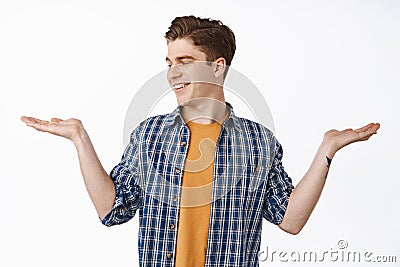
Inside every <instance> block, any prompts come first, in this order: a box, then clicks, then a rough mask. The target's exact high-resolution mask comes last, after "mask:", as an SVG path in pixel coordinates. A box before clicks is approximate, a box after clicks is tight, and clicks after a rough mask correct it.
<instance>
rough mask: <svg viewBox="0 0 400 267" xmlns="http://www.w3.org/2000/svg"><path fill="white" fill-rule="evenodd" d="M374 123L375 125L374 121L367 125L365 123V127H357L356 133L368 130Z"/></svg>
mask: <svg viewBox="0 0 400 267" xmlns="http://www.w3.org/2000/svg"><path fill="white" fill-rule="evenodd" d="M373 125H374V123H369V124H367V125H365V126H363V127H361V128H358V129H355V130H354V131H355V132H356V133H359V132H363V131H366V130H368V129H369V128H370V127H371V126H373Z"/></svg>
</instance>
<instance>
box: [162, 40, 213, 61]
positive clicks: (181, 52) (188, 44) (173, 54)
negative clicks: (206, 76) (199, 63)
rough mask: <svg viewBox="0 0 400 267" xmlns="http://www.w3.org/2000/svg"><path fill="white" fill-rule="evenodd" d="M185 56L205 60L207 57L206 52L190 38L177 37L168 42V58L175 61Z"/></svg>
mask: <svg viewBox="0 0 400 267" xmlns="http://www.w3.org/2000/svg"><path fill="white" fill-rule="evenodd" d="M184 56H191V57H193V58H194V59H197V60H204V61H205V60H206V59H207V56H206V54H205V53H204V52H202V51H200V49H199V48H198V47H196V46H195V45H194V44H193V42H192V41H191V40H189V39H176V40H175V41H169V42H168V55H167V59H169V60H171V61H174V60H176V59H177V58H181V57H184Z"/></svg>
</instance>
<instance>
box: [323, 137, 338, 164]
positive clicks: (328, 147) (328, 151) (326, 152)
mask: <svg viewBox="0 0 400 267" xmlns="http://www.w3.org/2000/svg"><path fill="white" fill-rule="evenodd" d="M319 150H320V152H321V153H322V154H323V156H324V157H328V158H329V159H333V157H334V156H335V154H336V152H337V151H338V149H337V148H336V146H335V145H334V144H332V142H329V141H326V140H324V141H322V143H321V145H320V147H319Z"/></svg>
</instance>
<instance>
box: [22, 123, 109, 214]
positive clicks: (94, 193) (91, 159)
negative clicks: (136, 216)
mask: <svg viewBox="0 0 400 267" xmlns="http://www.w3.org/2000/svg"><path fill="white" fill-rule="evenodd" d="M21 120H22V121H23V122H25V123H26V125H28V126H30V127H32V128H34V129H36V130H38V131H41V132H47V133H51V134H54V135H58V136H62V137H65V138H67V139H70V140H71V141H72V142H73V143H74V145H75V147H76V150H77V152H78V157H79V164H80V167H81V172H82V176H83V179H84V182H85V185H86V188H87V190H88V192H89V196H90V198H91V199H92V201H93V204H94V206H95V208H96V211H97V214H98V215H99V217H100V218H104V216H106V215H107V214H108V213H109V212H110V210H111V209H112V207H113V204H114V200H115V196H116V191H115V186H114V183H113V181H112V179H111V178H110V176H109V175H108V174H107V172H106V171H105V170H104V168H103V166H102V165H101V163H100V160H99V158H98V156H97V154H96V151H95V149H94V147H93V144H92V142H91V141H90V138H89V135H88V134H87V132H86V131H85V129H84V128H83V125H82V122H81V121H80V120H77V119H68V120H61V119H58V118H53V119H51V120H50V121H44V120H39V119H36V118H32V117H25V116H23V117H21Z"/></svg>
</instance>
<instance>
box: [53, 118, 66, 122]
mask: <svg viewBox="0 0 400 267" xmlns="http://www.w3.org/2000/svg"><path fill="white" fill-rule="evenodd" d="M60 121H63V120H62V119H59V118H51V122H60Z"/></svg>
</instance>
